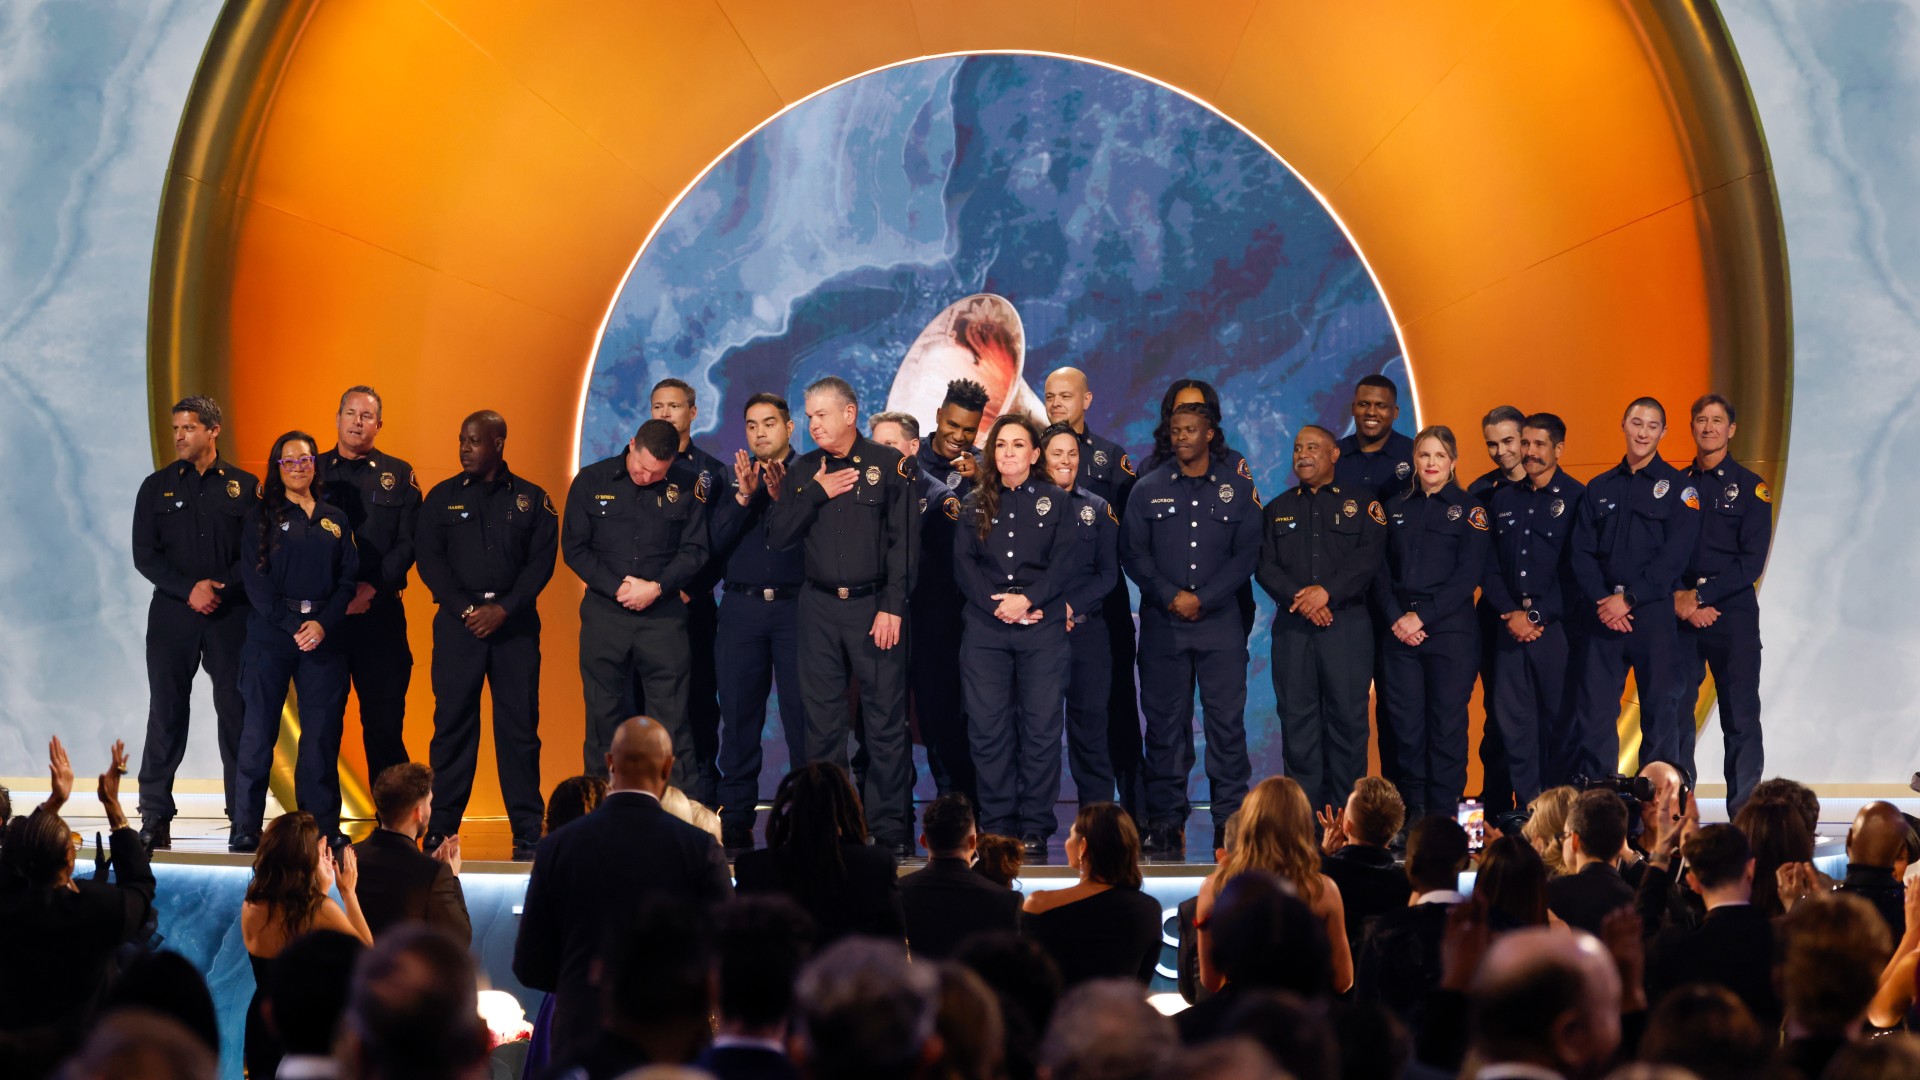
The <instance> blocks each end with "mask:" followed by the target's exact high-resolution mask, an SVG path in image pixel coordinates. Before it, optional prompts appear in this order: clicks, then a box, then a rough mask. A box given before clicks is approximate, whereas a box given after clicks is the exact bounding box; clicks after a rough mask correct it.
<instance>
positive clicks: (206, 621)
mask: <svg viewBox="0 0 1920 1080" xmlns="http://www.w3.org/2000/svg"><path fill="white" fill-rule="evenodd" d="M231 591H232V590H229V592H231ZM246 640H247V601H246V597H244V596H227V597H225V598H224V600H223V602H222V603H221V605H220V607H219V608H218V609H216V610H215V612H214V613H213V614H212V615H202V614H200V613H199V612H197V611H195V610H193V609H192V608H190V607H188V606H187V605H186V604H185V603H183V602H181V601H179V600H175V599H173V598H172V597H169V596H161V595H160V594H158V593H155V594H154V597H153V602H152V603H150V604H148V605H147V741H146V745H145V747H144V748H143V749H142V750H141V751H140V817H141V820H143V821H169V820H172V818H173V814H174V805H173V776H174V774H175V773H176V772H178V771H180V762H181V759H183V758H184V757H185V756H186V753H187V713H188V711H189V708H190V704H191V702H192V700H193V676H194V673H195V672H196V671H199V670H200V669H201V668H202V667H204V668H206V671H207V678H208V679H209V680H210V681H211V682H212V683H213V716H214V725H215V729H216V731H217V733H218V736H219V740H220V773H221V780H222V782H223V783H222V787H221V790H222V791H223V792H224V793H225V794H226V799H227V808H228V809H227V811H226V812H227V813H232V807H233V763H234V760H235V759H236V758H237V757H238V755H239V753H240V728H241V724H242V721H243V720H244V718H245V716H246V702H245V701H244V700H243V699H242V698H241V696H240V651H241V648H242V646H243V644H244V643H245V641H246Z"/></svg>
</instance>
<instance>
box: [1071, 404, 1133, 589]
mask: <svg viewBox="0 0 1920 1080" xmlns="http://www.w3.org/2000/svg"><path fill="white" fill-rule="evenodd" d="M1079 438H1080V473H1079V475H1078V476H1076V477H1075V478H1074V481H1073V483H1074V486H1075V487H1076V488H1085V489H1087V490H1088V491H1091V492H1092V493H1094V494H1095V495H1098V496H1100V497H1101V498H1102V499H1104V500H1106V501H1107V502H1108V503H1109V504H1111V505H1112V506H1113V512H1114V514H1115V516H1118V515H1119V514H1120V513H1121V512H1123V511H1125V510H1126V508H1127V494H1128V493H1129V492H1131V491H1132V490H1133V485H1134V482H1135V481H1137V480H1138V479H1139V476H1138V475H1136V474H1135V473H1134V471H1133V459H1132V458H1130V457H1128V456H1127V451H1126V449H1125V448H1124V447H1122V446H1121V445H1120V444H1119V443H1117V442H1114V441H1113V440H1112V439H1109V438H1106V437H1105V436H1101V435H1096V434H1094V433H1093V431H1092V429H1088V430H1086V431H1082V432H1081V433H1080V435H1079ZM1074 610H1075V611H1078V610H1080V609H1079V608H1077V607H1076V608H1075V609H1074Z"/></svg>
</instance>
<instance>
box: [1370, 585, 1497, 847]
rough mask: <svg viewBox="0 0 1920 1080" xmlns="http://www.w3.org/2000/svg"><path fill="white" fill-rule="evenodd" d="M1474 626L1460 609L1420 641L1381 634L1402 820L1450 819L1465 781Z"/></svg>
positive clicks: (1475, 669)
mask: <svg viewBox="0 0 1920 1080" xmlns="http://www.w3.org/2000/svg"><path fill="white" fill-rule="evenodd" d="M1479 637H1480V635H1479V627H1478V625H1477V624H1476V623H1475V621H1474V618H1473V616H1472V615H1471V614H1467V613H1463V614H1461V615H1459V616H1456V617H1454V618H1452V619H1449V620H1447V621H1446V622H1445V623H1444V624H1443V625H1441V626H1439V627H1434V628H1429V629H1428V630H1427V637H1426V640H1425V641H1422V642H1421V643H1420V644H1418V645H1407V644H1404V643H1402V642H1401V641H1400V639H1399V638H1397V637H1394V636H1393V635H1392V634H1391V632H1389V634H1388V635H1387V638H1386V645H1385V647H1386V653H1387V655H1386V657H1385V668H1386V675H1387V681H1386V691H1387V693H1386V698H1387V726H1388V728H1389V730H1390V731H1391V733H1392V738H1393V743H1394V753H1395V755H1396V758H1397V760H1398V761H1399V763H1400V771H1401V774H1402V775H1403V776H1404V777H1405V778H1406V779H1405V783H1403V784H1401V785H1400V797H1401V798H1402V799H1404V800H1405V801H1406V804H1407V820H1408V822H1410V823H1411V822H1415V821H1418V820H1419V818H1420V817H1421V816H1423V815H1432V814H1438V815H1440V816H1442V817H1452V816H1454V814H1455V813H1456V812H1457V811H1458V809H1459V805H1460V794H1461V792H1462V791H1464V790H1465V789H1466V786H1467V702H1468V700H1469V699H1470V698H1472V697H1473V680H1474V677H1475V676H1476V675H1477V674H1478V673H1479V667H1480V642H1479Z"/></svg>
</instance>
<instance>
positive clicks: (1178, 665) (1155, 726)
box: [1140, 606, 1253, 833]
mask: <svg viewBox="0 0 1920 1080" xmlns="http://www.w3.org/2000/svg"><path fill="white" fill-rule="evenodd" d="M1196 688H1197V689H1198V690H1199V691H1200V710H1201V713H1200V716H1201V725H1202V728H1203V730H1204V732H1205V735H1206V740H1207V751H1206V755H1207V757H1206V768H1207V787H1208V795H1209V796H1210V798H1211V802H1212V811H1211V815H1212V818H1213V826H1214V830H1215V832H1216V833H1217V832H1218V831H1219V830H1220V829H1221V828H1222V827H1224V826H1225V825H1226V821H1227V818H1228V817H1230V816H1231V815H1232V814H1233V812H1234V811H1235V810H1238V809H1240V803H1241V800H1243V799H1245V798H1246V796H1247V783H1248V781H1249V779H1250V778H1251V776H1252V772H1253V766H1252V764H1251V762H1249V760H1248V758H1247V724H1246V714H1247V631H1246V624H1245V623H1244V622H1242V621H1241V616H1240V609H1239V608H1238V607H1237V606H1230V607H1224V608H1221V609H1220V610H1218V611H1213V612H1210V613H1208V614H1207V615H1205V616H1204V617H1202V618H1201V619H1200V621H1198V622H1187V621H1186V620H1184V619H1180V618H1176V617H1175V616H1174V615H1173V614H1172V613H1170V612H1165V611H1158V610H1155V609H1153V608H1151V607H1148V608H1146V609H1145V610H1143V611H1141V613H1140V705H1141V709H1142V711H1143V712H1145V714H1146V721H1147V732H1146V749H1147V756H1146V768H1145V773H1146V782H1147V823H1148V824H1149V825H1151V826H1154V827H1160V828H1165V827H1175V828H1179V827H1184V826H1185V824H1186V820H1187V813H1188V811H1189V810H1190V809H1191V806H1190V804H1189V803H1188V801H1187V777H1188V774H1190V773H1191V772H1192V771H1193V694H1194V690H1195V689H1196Z"/></svg>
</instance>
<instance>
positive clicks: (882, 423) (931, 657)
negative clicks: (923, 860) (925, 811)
mask: <svg viewBox="0 0 1920 1080" xmlns="http://www.w3.org/2000/svg"><path fill="white" fill-rule="evenodd" d="M942 411H946V410H942ZM868 431H869V432H870V434H871V437H872V439H873V441H874V442H877V443H879V444H880V445H882V446H887V447H891V448H893V449H895V450H898V451H899V452H900V454H901V456H902V457H904V458H906V460H907V468H908V471H910V472H912V473H913V474H914V478H913V490H914V495H915V498H916V500H917V501H916V502H915V504H914V505H915V506H916V507H917V509H918V511H919V519H920V541H919V544H918V546H917V547H916V548H915V549H914V557H913V558H912V559H911V560H909V562H908V564H907V578H908V579H909V581H911V582H912V585H911V591H910V592H909V593H908V594H907V620H906V624H905V631H904V632H905V634H906V637H907V697H908V701H909V703H910V707H911V708H910V711H911V714H912V716H913V719H914V722H915V723H916V724H917V725H918V726H919V729H920V741H921V742H922V743H924V744H925V745H926V748H927V772H929V773H930V774H932V776H933V786H934V790H935V791H937V792H938V793H939V794H941V795H945V794H948V793H949V792H955V791H957V792H959V793H960V794H962V795H965V796H966V797H967V801H968V802H971V803H973V804H974V805H975V806H979V805H980V793H979V787H978V782H977V778H976V776H975V773H974V767H973V750H972V748H971V747H969V746H968V745H967V711H966V707H965V704H964V701H963V699H962V694H961V689H960V665H959V662H958V660H959V656H960V610H961V608H962V607H964V606H965V604H966V601H965V600H964V599H963V598H962V597H961V595H960V586H959V585H958V584H957V583H956V582H955V581H954V578H953V531H954V527H955V525H956V523H958V522H959V520H960V497H959V496H958V495H956V494H954V491H953V489H952V488H950V487H948V486H947V485H945V484H943V483H941V482H940V481H938V480H936V479H934V478H933V477H931V476H928V475H927V473H926V470H924V469H922V468H920V467H919V464H920V421H919V420H918V419H916V418H915V417H914V416H912V415H911V414H909V413H904V412H883V413H878V414H875V416H874V418H873V421H872V423H871V424H870V425H869V426H868ZM969 437H971V436H969ZM968 483H969V484H971V483H972V481H968ZM864 728H865V725H864V723H863V724H862V725H861V731H858V732H856V733H855V734H856V737H857V738H858V741H859V747H858V749H857V750H856V751H855V753H854V763H853V764H854V773H855V774H856V775H861V776H864V775H865V774H866V765H867V758H866V753H865V751H866V743H865V741H864Z"/></svg>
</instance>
